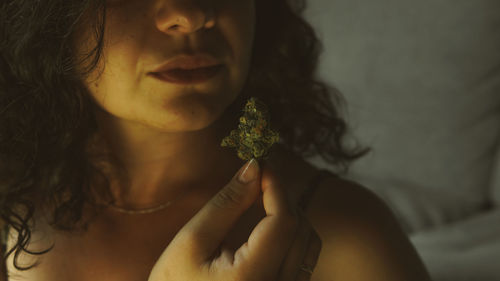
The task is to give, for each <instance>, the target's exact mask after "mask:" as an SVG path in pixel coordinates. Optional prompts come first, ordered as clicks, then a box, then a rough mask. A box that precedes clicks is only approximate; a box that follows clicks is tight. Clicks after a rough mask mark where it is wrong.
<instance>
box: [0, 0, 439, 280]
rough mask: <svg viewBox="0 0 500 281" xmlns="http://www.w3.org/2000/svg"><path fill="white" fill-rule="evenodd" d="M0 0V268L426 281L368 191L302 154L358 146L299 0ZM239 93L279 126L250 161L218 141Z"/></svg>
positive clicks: (50, 274)
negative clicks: (348, 141)
mask: <svg viewBox="0 0 500 281" xmlns="http://www.w3.org/2000/svg"><path fill="white" fill-rule="evenodd" d="M0 5H1V10H0V16H1V17H0V19H1V21H2V22H1V26H2V29H1V30H2V43H0V44H2V45H1V54H2V56H1V60H0V65H1V76H0V82H1V88H0V91H1V92H0V94H1V101H0V106H1V107H0V108H1V113H2V115H1V118H0V119H1V120H2V121H1V127H0V130H1V131H0V135H1V136H2V138H1V148H0V149H1V153H2V154H1V157H0V159H2V162H1V164H2V166H1V169H0V170H1V172H2V174H1V182H2V189H1V194H0V198H1V200H0V202H1V214H2V219H3V221H4V223H5V226H6V227H5V229H6V232H8V237H6V239H5V240H7V241H6V244H7V245H6V247H5V252H6V256H7V258H6V259H5V260H4V262H5V264H6V268H4V271H8V275H9V277H8V280H31V281H41V280H50V281H57V280H75V281H79V280H82V281H83V280H85V281H87V280H107V281H113V280H120V281H124V280H150V281H164V280H169V281H185V280H190V281H191V280H222V281H224V280H242V281H245V280H286V281H288V280H317V281H322V280H343V281H345V280H374V279H380V280H386V281H392V280H429V278H428V275H427V273H426V271H425V269H424V267H423V265H422V263H421V261H420V260H419V258H418V256H417V254H416V252H415V251H414V249H413V248H412V246H411V244H410V243H409V241H408V239H407V238H406V236H405V235H404V233H403V232H402V231H401V229H400V227H399V225H398V224H397V222H396V220H395V219H394V217H393V215H392V214H391V213H390V211H389V210H388V209H387V207H386V206H385V205H384V204H383V203H382V202H381V201H380V200H379V199H378V198H377V197H376V196H375V195H373V194H372V193H371V192H369V191H368V190H367V189H366V188H364V187H361V186H359V185H357V184H356V183H353V182H349V181H346V180H343V179H341V178H340V177H336V176H335V175H334V174H333V173H331V172H325V171H321V170H318V169H317V168H316V167H314V166H312V165H310V164H309V163H307V162H306V161H304V160H303V157H305V156H311V155H314V154H318V153H319V154H320V155H321V156H322V157H323V158H324V159H325V160H327V161H329V162H330V163H332V164H333V165H335V166H336V167H338V168H339V170H340V171H341V172H342V171H343V172H345V171H346V169H347V167H348V164H349V163H350V162H351V161H352V160H354V159H357V158H359V157H361V156H362V155H364V154H365V153H366V152H367V150H363V149H358V148H351V149H348V148H346V147H344V146H343V145H342V140H343V137H344V135H345V134H346V125H345V123H344V121H343V120H342V119H341V117H340V115H339V114H338V112H337V109H336V107H335V106H334V104H332V101H331V100H330V96H329V92H328V90H327V87H326V86H325V85H324V84H322V83H321V82H319V81H317V80H315V78H314V76H313V73H314V70H315V68H316V62H317V57H318V53H319V48H318V46H319V45H318V41H317V39H316V37H315V35H314V32H313V31H312V30H311V28H310V26H309V25H308V24H307V23H305V22H304V21H303V20H302V19H301V18H300V17H299V16H298V14H300V11H301V10H302V9H303V7H302V6H303V3H302V1H295V3H294V4H290V3H287V1H285V0H274V1H268V0H241V1H226V0H213V1H196V0H149V1H137V0H108V1H104V0H85V1H69V0H43V1H33V0H26V1H18V0H16V1H14V0H7V1H3V2H2V4H0ZM333 94H334V98H336V99H335V101H337V103H338V106H339V105H340V96H339V95H338V94H335V93H333ZM251 96H255V97H258V98H259V99H261V100H262V101H263V102H264V103H265V104H267V105H268V106H269V112H270V114H271V116H270V120H271V123H272V125H273V128H274V129H276V130H277V131H278V132H279V133H280V135H281V142H280V144H279V145H276V146H275V147H273V148H272V150H271V153H270V155H269V158H268V159H267V160H263V161H261V162H260V163H258V162H257V161H249V162H248V163H243V161H242V160H241V159H239V158H238V157H237V156H236V153H235V151H233V150H231V149H227V148H223V147H221V146H220V142H221V139H222V138H223V137H224V136H226V135H228V133H229V132H230V130H231V129H233V128H235V127H236V125H237V121H238V118H239V115H240V112H241V108H242V107H243V105H244V103H245V101H246V100H247V99H248V98H249V97H251ZM240 168H241V169H240ZM243 171H246V172H245V173H244V174H245V175H246V176H244V177H242V178H245V179H246V180H245V181H240V180H238V179H239V178H240V174H242V172H243ZM5 280H7V279H5Z"/></svg>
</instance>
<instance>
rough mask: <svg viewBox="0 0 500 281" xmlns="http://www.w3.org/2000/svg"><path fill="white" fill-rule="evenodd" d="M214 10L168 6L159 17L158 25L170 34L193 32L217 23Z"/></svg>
mask: <svg viewBox="0 0 500 281" xmlns="http://www.w3.org/2000/svg"><path fill="white" fill-rule="evenodd" d="M213 14H214V13H213V11H211V10H207V11H204V10H202V9H200V8H197V7H182V9H181V7H177V9H172V7H170V8H166V9H164V11H163V12H162V13H160V15H158V17H157V26H158V29H160V30H161V31H163V32H165V33H167V34H170V35H176V34H186V33H193V32H196V31H197V30H199V29H202V28H207V29H208V28H212V27H213V26H214V25H215V19H214V15H213Z"/></svg>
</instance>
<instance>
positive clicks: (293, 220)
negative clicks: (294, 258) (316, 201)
mask: <svg viewBox="0 0 500 281" xmlns="http://www.w3.org/2000/svg"><path fill="white" fill-rule="evenodd" d="M262 189H263V192H264V193H263V206H264V210H265V212H266V217H264V218H263V219H262V220H261V221H260V222H259V223H258V224H257V226H256V227H255V228H254V229H253V231H252V233H251V234H250V237H249V238H248V242H247V243H245V244H244V245H243V246H242V247H240V248H239V249H238V250H237V251H236V253H235V261H234V263H235V265H236V266H238V265H240V266H241V267H242V268H249V269H252V268H254V269H255V268H259V269H260V271H261V272H263V274H264V276H265V277H266V278H268V279H269V278H273V279H272V280H276V277H277V276H278V272H279V267H280V265H281V263H282V261H283V259H284V257H285V256H286V252H287V251H288V249H289V247H290V246H291V244H292V242H293V238H294V237H295V233H296V231H297V226H298V219H297V216H295V215H294V214H293V213H292V212H291V208H290V207H289V204H288V201H287V198H286V197H285V194H284V192H283V191H282V190H280V189H279V188H278V186H277V185H276V184H275V183H274V182H273V181H272V180H266V179H264V178H263V181H262ZM266 270H267V271H266ZM268 279H266V280H268Z"/></svg>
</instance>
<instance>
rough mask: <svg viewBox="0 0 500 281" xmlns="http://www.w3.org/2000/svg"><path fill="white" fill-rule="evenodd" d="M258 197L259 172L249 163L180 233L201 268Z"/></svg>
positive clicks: (254, 162) (255, 162) (256, 164)
mask: <svg viewBox="0 0 500 281" xmlns="http://www.w3.org/2000/svg"><path fill="white" fill-rule="evenodd" d="M259 194H260V168H259V164H258V162H257V160H255V159H253V158H252V159H251V160H250V161H248V162H247V163H246V164H245V165H244V166H243V167H241V168H240V170H239V171H238V172H237V173H236V175H235V176H234V177H233V178H232V179H231V181H230V182H229V183H228V184H227V185H226V186H224V187H223V188H222V189H221V190H220V191H219V192H218V193H217V194H216V195H215V196H214V197H212V198H211V199H210V200H209V201H208V203H207V204H205V205H204V206H203V207H202V208H201V210H200V211H198V213H196V215H194V216H193V218H191V220H190V221H189V222H188V223H187V224H186V225H184V227H183V228H182V229H181V231H187V233H189V234H190V241H189V242H190V243H189V244H190V245H189V248H190V249H191V253H192V254H193V255H194V258H195V259H199V260H197V261H198V262H199V263H200V264H201V263H203V262H205V261H207V259H208V258H209V257H211V256H213V254H214V252H215V251H216V250H217V249H218V247H219V246H220V245H221V243H222V242H223V241H224V238H225V237H226V235H227V234H228V233H229V231H230V230H231V228H232V227H233V225H234V224H235V223H236V221H237V220H238V219H239V218H240V217H241V215H242V214H243V213H244V212H245V211H246V210H247V209H248V208H249V207H250V206H251V205H252V203H253V202H254V201H255V200H256V199H257V198H258V197H259Z"/></svg>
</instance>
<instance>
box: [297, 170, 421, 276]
mask: <svg viewBox="0 0 500 281" xmlns="http://www.w3.org/2000/svg"><path fill="white" fill-rule="evenodd" d="M306 215H307V217H308V219H309V221H310V222H311V224H312V225H313V227H314V228H315V230H316V231H317V233H318V235H319V236H320V238H321V240H322V242H323V248H322V250H321V254H320V257H319V260H318V264H317V265H316V268H315V270H314V274H313V276H312V280H313V281H326V280H342V281H350V280H356V281H365V280H366V281H368V280H370V281H375V280H383V281H400V280H401V281H403V280H405V281H412V280H415V281H416V280H419V281H425V280H430V277H429V275H428V273H427V271H426V269H425V267H424V265H423V263H422V261H421V259H420V257H419V256H418V254H417V252H416V251H415V249H414V247H413V246H412V244H411V243H410V241H409V239H408V237H407V236H406V234H405V233H404V232H403V230H402V228H401V227H400V225H399V223H398V222H397V220H396V218H395V216H394V215H393V213H392V212H391V211H390V209H389V208H388V207H387V205H386V204H385V203H384V202H383V201H382V200H381V199H380V198H379V197H378V196H377V195H376V194H374V193H373V192H372V191H370V190H369V189H367V188H366V187H363V186H361V185H360V184H358V183H356V182H353V181H349V180H346V179H342V178H335V177H329V178H327V179H325V180H324V181H323V182H322V183H321V184H320V186H319V187H318V188H317V190H316V191H315V193H314V194H313V196H312V197H311V199H310V203H309V205H308V209H307V210H306Z"/></svg>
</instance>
